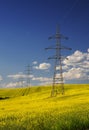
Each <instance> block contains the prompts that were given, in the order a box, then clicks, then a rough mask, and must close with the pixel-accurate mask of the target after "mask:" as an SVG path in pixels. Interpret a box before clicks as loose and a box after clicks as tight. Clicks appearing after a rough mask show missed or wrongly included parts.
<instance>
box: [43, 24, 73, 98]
mask: <svg viewBox="0 0 89 130" xmlns="http://www.w3.org/2000/svg"><path fill="white" fill-rule="evenodd" d="M48 39H55V40H56V45H55V46H54V47H48V48H45V49H46V50H48V49H54V50H55V51H56V52H55V55H54V56H52V57H49V58H48V59H55V65H54V74H53V85H52V91H51V96H56V95H57V94H58V93H59V88H60V91H61V93H62V94H64V82H63V70H62V60H63V59H64V57H63V56H62V55H61V50H62V49H67V50H71V48H68V47H65V46H62V45H61V39H66V40H67V39H68V37H65V36H63V35H62V34H60V30H59V26H58V25H57V29H56V34H55V35H53V36H50V37H49V38H48ZM66 59H67V58H66Z"/></svg>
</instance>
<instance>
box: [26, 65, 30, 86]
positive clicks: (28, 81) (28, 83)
mask: <svg viewBox="0 0 89 130" xmlns="http://www.w3.org/2000/svg"><path fill="white" fill-rule="evenodd" d="M26 67H27V70H26V72H27V73H26V74H27V86H31V79H30V75H31V66H30V65H29V64H28V65H27V66H26Z"/></svg>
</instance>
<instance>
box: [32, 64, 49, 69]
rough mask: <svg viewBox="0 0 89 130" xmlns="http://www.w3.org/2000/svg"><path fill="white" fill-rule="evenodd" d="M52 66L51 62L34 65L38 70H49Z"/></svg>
mask: <svg viewBox="0 0 89 130" xmlns="http://www.w3.org/2000/svg"><path fill="white" fill-rule="evenodd" d="M50 67H51V64H49V63H41V64H39V65H38V66H34V68H35V69H38V70H47V69H49V68H50Z"/></svg>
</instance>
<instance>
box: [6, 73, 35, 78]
mask: <svg viewBox="0 0 89 130" xmlns="http://www.w3.org/2000/svg"><path fill="white" fill-rule="evenodd" d="M7 77H8V78H12V79H20V78H32V77H33V75H26V74H23V73H22V72H19V73H18V74H13V75H8V76H7Z"/></svg>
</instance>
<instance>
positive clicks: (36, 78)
mask: <svg viewBox="0 0 89 130" xmlns="http://www.w3.org/2000/svg"><path fill="white" fill-rule="evenodd" d="M32 80H37V81H40V82H43V81H44V82H48V81H49V82H50V81H52V78H47V77H33V78H32Z"/></svg>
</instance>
